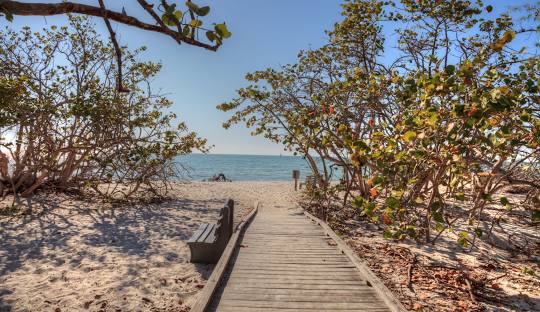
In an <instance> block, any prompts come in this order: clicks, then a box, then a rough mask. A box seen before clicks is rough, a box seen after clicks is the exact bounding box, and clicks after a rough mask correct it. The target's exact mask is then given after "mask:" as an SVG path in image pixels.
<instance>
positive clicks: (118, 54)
mask: <svg viewBox="0 0 540 312" xmlns="http://www.w3.org/2000/svg"><path fill="white" fill-rule="evenodd" d="M99 6H100V8H101V13H102V15H103V20H104V21H105V25H107V30H109V34H110V35H111V41H112V43H113V46H114V51H115V52H116V63H117V64H118V74H117V77H116V88H117V89H118V92H129V90H128V89H125V88H124V86H123V85H122V50H121V49H120V46H119V45H118V41H117V40H116V33H115V32H114V30H113V28H112V26H111V22H110V21H109V17H108V14H107V9H106V8H105V3H103V0H99Z"/></svg>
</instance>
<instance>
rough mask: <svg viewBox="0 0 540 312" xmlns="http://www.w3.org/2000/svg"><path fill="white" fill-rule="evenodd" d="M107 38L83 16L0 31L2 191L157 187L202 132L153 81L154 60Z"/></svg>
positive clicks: (124, 191) (106, 192)
mask: <svg viewBox="0 0 540 312" xmlns="http://www.w3.org/2000/svg"><path fill="white" fill-rule="evenodd" d="M144 50H145V48H144V47H142V48H139V49H129V48H127V47H122V63H123V66H124V75H123V83H124V85H125V86H126V87H127V88H129V90H130V92H129V93H125V92H122V91H121V90H118V88H117V85H116V83H117V79H116V78H117V77H116V74H117V66H118V64H117V63H116V62H115V58H114V55H115V48H114V46H113V44H112V43H111V42H110V41H109V40H107V39H104V38H103V37H101V36H100V35H99V34H98V33H97V32H96V31H95V25H94V24H93V23H92V21H91V20H90V19H89V18H88V17H85V16H69V25H66V26H62V27H56V26H50V27H48V28H46V29H43V30H42V31H39V32H35V31H33V30H32V29H30V28H28V27H25V28H23V29H22V30H21V31H15V30H11V29H9V28H4V29H2V30H1V31H0V63H1V64H2V66H1V67H0V195H1V196H2V197H5V196H7V195H14V196H15V197H14V198H15V200H19V196H22V197H30V196H32V194H34V193H35V192H37V191H39V190H43V189H49V190H58V191H64V192H77V193H81V192H84V191H91V192H92V193H93V194H97V195H98V197H101V198H129V197H133V196H134V195H137V196H144V195H151V196H163V195H164V193H165V192H166V191H167V189H168V181H170V178H171V177H173V176H177V175H178V174H180V173H181V172H180V171H179V170H181V168H180V167H177V166H175V164H174V159H175V157H176V156H178V155H183V154H187V153H190V152H191V151H192V150H195V149H199V150H203V151H204V150H205V140H204V139H201V138H200V137H199V136H198V135H197V134H196V133H194V132H191V131H189V130H188V128H187V126H186V124H185V123H183V122H180V121H178V118H177V116H176V115H175V114H174V113H171V112H169V111H168V109H169V108H170V106H171V104H172V102H171V100H169V99H168V98H167V97H165V96H163V95H162V94H160V93H158V92H155V91H154V89H153V88H152V80H153V79H154V77H155V76H156V75H157V74H158V72H159V71H160V69H161V64H159V63H155V62H146V61H140V54H141V53H142V52H144Z"/></svg>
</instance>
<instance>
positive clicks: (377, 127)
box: [218, 0, 540, 245]
mask: <svg viewBox="0 0 540 312" xmlns="http://www.w3.org/2000/svg"><path fill="white" fill-rule="evenodd" d="M492 12H493V7H492V6H490V5H484V4H482V2H480V1H476V2H472V1H466V0H451V1H410V0H402V1H377V0H351V1H347V2H345V4H344V5H343V13H342V14H343V17H344V18H343V20H342V21H341V22H339V23H337V24H336V25H335V27H334V29H333V30H332V31H329V32H328V43H327V44H326V45H324V46H323V47H321V48H319V49H316V50H308V51H302V52H301V53H300V54H299V57H298V62H297V63H296V64H292V65H287V66H284V67H283V68H281V69H279V70H276V69H266V70H261V71H257V72H255V73H252V74H247V75H246V79H247V80H248V81H249V82H250V83H251V84H250V85H249V86H247V87H245V88H242V89H240V90H239V91H238V97H237V98H236V99H234V100H232V101H230V102H227V103H223V104H221V105H219V106H218V108H219V109H221V110H224V111H233V112H234V113H233V115H232V117H231V118H230V119H229V120H228V121H227V122H226V123H225V124H224V126H225V127H229V126H231V125H232V124H235V123H240V122H245V124H246V125H247V126H248V127H252V128H253V129H254V130H253V134H255V135H264V136H265V137H267V138H269V139H271V140H273V141H276V142H280V143H283V144H284V145H285V146H286V148H288V149H289V150H291V151H294V152H295V153H300V154H301V155H303V156H304V157H306V158H307V160H308V163H309V164H310V166H311V167H312V170H313V173H314V175H315V177H316V178H317V180H318V183H317V184H318V186H319V189H318V190H317V192H319V193H320V192H323V193H324V194H325V198H326V196H331V194H336V192H341V193H343V192H344V193H345V195H344V199H343V204H344V206H346V205H347V203H348V199H349V198H351V197H350V195H351V194H352V195H353V196H352V198H353V200H352V205H353V206H354V207H356V208H357V211H358V213H359V214H361V215H364V216H366V217H368V218H370V219H372V221H374V222H377V223H380V224H382V225H383V226H385V228H386V232H385V236H387V237H388V238H402V237H406V236H410V237H415V238H420V237H423V238H425V240H426V241H433V240H434V239H436V238H437V237H438V236H439V235H440V234H441V233H442V232H444V231H446V230H448V229H451V228H452V227H453V225H454V224H456V221H457V220H462V219H463V218H466V219H468V220H469V221H468V224H469V228H468V230H465V231H463V233H462V234H460V235H461V236H460V239H459V242H460V244H463V245H466V244H468V242H469V241H470V237H471V236H470V235H471V234H472V236H475V235H476V236H478V235H481V232H480V231H479V228H478V226H477V225H478V222H479V216H480V214H481V213H482V211H483V209H484V207H485V206H486V205H487V204H488V203H490V202H493V201H494V200H495V197H494V194H495V192H496V191H497V190H499V189H500V188H501V187H503V186H504V185H507V184H508V183H522V184H527V185H530V186H532V187H533V188H534V189H536V190H538V189H540V185H539V183H538V181H539V179H538V178H539V177H540V171H539V170H540V168H539V166H540V104H539V86H538V84H539V81H540V80H539V79H540V59H539V57H538V55H537V54H536V53H535V49H536V47H537V42H538V41H534V40H532V42H533V43H532V44H527V42H529V43H530V41H528V40H530V39H526V38H527V37H529V38H530V37H533V38H538V31H539V30H540V28H539V26H538V15H536V17H531V16H528V15H527V14H525V15H526V16H525V17H524V16H523V14H521V15H519V14H518V13H519V12H522V11H517V13H516V14H515V16H511V15H510V14H508V13H503V14H501V15H497V16H494V14H493V13H492ZM520 16H521V17H524V19H521V17H520ZM392 31H394V32H395V35H393V36H389V35H388V34H390V33H392ZM520 37H522V38H525V39H520ZM516 42H519V43H525V46H518V44H517V43H516ZM315 156H318V157H319V158H320V159H321V163H322V165H319V163H318V162H317V161H316V160H315V159H314V157H315ZM336 167H338V168H341V169H342V172H343V178H342V179H341V183H339V184H338V185H333V184H331V183H330V180H331V177H332V174H333V171H334V168H336ZM382 195H384V196H382ZM318 196H320V194H319V195H318ZM383 198H384V199H383ZM500 201H501V203H503V204H504V205H505V206H506V207H508V209H509V210H511V203H509V202H508V201H507V200H506V199H505V198H500ZM462 204H463V205H465V204H466V205H465V207H467V208H465V209H464V212H462V213H461V214H457V215H456V214H455V213H450V212H451V210H452V207H454V205H462ZM322 209H324V207H323V208H322ZM531 214H532V217H533V218H538V217H540V216H539V212H538V210H533V211H532V212H531ZM433 232H434V233H435V234H432V233H433Z"/></svg>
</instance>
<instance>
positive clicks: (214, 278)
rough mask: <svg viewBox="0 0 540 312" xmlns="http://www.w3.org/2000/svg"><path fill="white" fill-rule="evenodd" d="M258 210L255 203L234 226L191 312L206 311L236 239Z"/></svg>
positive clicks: (235, 245) (234, 246) (229, 258)
mask: <svg viewBox="0 0 540 312" xmlns="http://www.w3.org/2000/svg"><path fill="white" fill-rule="evenodd" d="M258 210H259V202H258V201H257V202H255V204H254V208H253V210H252V211H251V212H250V213H249V214H248V215H247V216H245V217H244V218H243V219H242V221H240V223H239V224H238V225H237V226H236V230H235V232H234V234H233V235H232V236H231V239H230V240H229V243H227V247H225V250H224V251H223V254H222V255H221V257H220V258H219V261H218V263H217V264H216V266H215V267H214V270H213V271H212V274H211V275H210V278H208V281H207V282H206V285H205V286H204V288H203V290H202V291H201V295H200V297H199V300H197V302H196V303H195V305H193V307H192V308H191V310H190V311H191V312H204V311H206V308H207V307H208V305H209V304H210V302H211V301H212V296H213V295H214V293H215V291H216V289H217V288H218V285H219V282H220V281H221V279H222V278H223V274H224V273H225V270H226V269H227V265H228V264H229V262H230V260H231V257H232V255H233V253H234V250H235V248H236V247H237V245H238V239H239V238H240V236H241V234H242V233H243V232H244V231H245V229H246V227H247V225H248V224H249V223H250V222H251V220H252V219H253V217H254V216H255V215H256V214H257V211H258Z"/></svg>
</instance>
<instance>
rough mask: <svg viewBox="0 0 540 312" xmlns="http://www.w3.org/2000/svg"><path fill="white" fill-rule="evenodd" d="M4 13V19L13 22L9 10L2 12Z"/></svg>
mask: <svg viewBox="0 0 540 312" xmlns="http://www.w3.org/2000/svg"><path fill="white" fill-rule="evenodd" d="M4 14H5V15H6V20H7V21H8V22H13V14H11V13H10V12H4Z"/></svg>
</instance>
